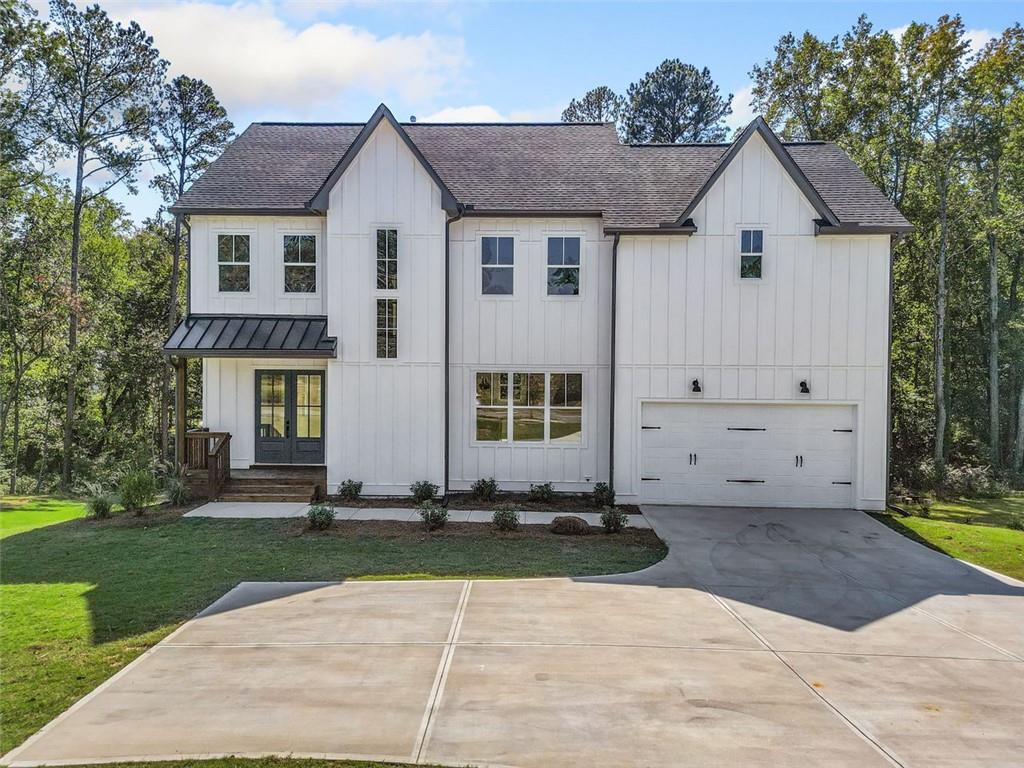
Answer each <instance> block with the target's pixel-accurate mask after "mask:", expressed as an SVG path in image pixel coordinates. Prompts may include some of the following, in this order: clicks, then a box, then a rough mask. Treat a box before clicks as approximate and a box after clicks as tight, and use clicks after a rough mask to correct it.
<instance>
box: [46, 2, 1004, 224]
mask: <svg viewBox="0 0 1024 768" xmlns="http://www.w3.org/2000/svg"><path fill="white" fill-rule="evenodd" d="M99 1H100V3H101V5H103V7H104V8H106V9H107V10H108V12H110V14H111V15H112V16H114V17H115V18H117V19H119V20H125V19H130V18H131V19H135V20H137V21H139V23H140V24H142V26H143V27H144V28H145V29H146V30H147V31H148V32H149V33H150V34H151V35H152V36H153V37H154V39H155V42H156V44H157V47H158V48H160V50H161V52H162V53H163V55H164V56H165V58H167V59H168V60H169V61H170V64H171V72H172V74H177V73H179V72H185V73H187V74H190V75H192V76H195V77H200V78H203V79H205V80H206V81H207V82H209V83H210V84H211V85H212V86H213V87H214V90H215V91H216V92H217V94H218V96H219V97H220V98H221V100H222V102H223V103H224V104H225V106H226V107H227V108H228V111H229V115H230V117H231V119H232V120H233V121H234V122H235V124H236V126H237V129H238V130H241V129H243V128H244V127H245V126H246V125H248V124H249V123H250V122H253V121H257V120H318V121H359V120H364V119H366V117H368V116H369V115H370V113H371V112H372V111H373V109H374V107H376V105H377V104H378V103H379V102H381V101H384V102H385V103H387V104H388V106H390V107H391V108H392V110H393V111H394V112H395V114H396V115H397V116H398V117H399V118H400V119H407V118H408V116H409V115H416V116H417V117H418V119H420V120H424V119H427V120H430V119H445V120H557V119H558V116H559V113H560V112H561V110H562V108H563V107H564V106H565V104H566V103H567V102H568V100H569V99H570V98H572V97H573V96H578V95H581V94H583V93H584V92H585V91H586V90H588V89H589V88H592V87H594V86H596V85H608V86H611V87H612V88H613V89H615V90H617V91H625V89H626V87H627V86H628V85H629V83H630V82H631V81H633V80H635V79H637V78H638V77H640V76H642V75H643V74H644V73H645V72H647V71H649V70H651V69H653V68H654V67H655V66H657V65H658V64H659V63H660V62H661V61H662V60H663V59H666V58H680V59H682V60H683V61H685V62H689V63H691V64H694V65H696V66H699V67H700V66H706V67H708V68H709V69H710V70H711V74H712V76H713V77H714V79H715V81H716V82H717V83H718V84H719V86H720V88H721V89H722V90H723V92H726V93H731V94H735V95H736V98H735V99H734V103H733V107H734V113H735V114H734V116H733V118H732V119H731V121H730V122H731V124H733V125H738V124H742V123H745V122H746V121H748V120H749V119H750V117H751V113H750V111H749V108H748V104H747V99H746V96H747V95H748V93H749V91H748V90H745V89H748V88H749V85H750V78H749V75H748V73H749V71H750V68H751V65H753V64H754V63H760V62H762V61H764V59H766V58H767V57H769V56H770V55H771V54H772V49H773V46H774V44H775V42H776V41H777V40H778V38H779V37H780V36H781V35H783V34H785V33H786V32H788V31H793V32H795V33H800V32H803V31H804V30H805V29H810V30H811V31H812V32H814V33H815V34H818V35H821V36H832V35H841V34H842V33H843V32H845V31H846V30H847V29H849V28H850V26H851V25H852V24H853V23H854V21H855V20H856V18H857V16H858V15H859V14H860V13H867V14H868V17H869V18H870V20H871V21H872V22H873V23H874V24H875V26H876V27H877V28H883V29H896V28H899V27H901V26H903V25H905V24H907V23H908V22H910V21H934V20H935V19H936V18H938V17H939V16H940V15H942V14H944V13H950V14H952V13H959V14H960V15H961V16H962V17H963V19H964V23H965V25H966V26H967V28H968V29H970V30H971V31H972V39H973V40H975V41H976V43H978V44H980V43H981V42H983V41H984V40H985V39H986V38H987V37H988V36H990V35H991V34H998V33H999V32H1000V31H1001V30H1002V29H1003V28H1005V27H1006V26H1009V25H1010V24H1013V23H1014V22H1016V21H1019V20H1021V16H1022V14H1021V13H1020V11H1021V7H1022V6H1021V4H1020V3H1009V2H1008V3H974V2H960V3H899V2H889V3H841V2H835V3H829V2H815V3H767V2H764V3H612V2H605V3H584V2H574V3H511V2H490V3H485V2H475V3H462V2H443V1H441V0H438V1H437V2H424V3H383V2H371V1H368V0H235V1H233V2H232V1H231V0H223V1H222V0H106V1H105V2H104V0H99ZM36 2H37V5H39V6H42V5H43V0H36ZM148 175H149V172H148V171H147V172H146V173H144V174H143V179H142V183H141V184H140V193H139V195H138V196H134V197H133V196H130V195H128V194H127V193H126V192H125V191H124V190H123V189H122V190H119V191H118V192H116V193H115V195H114V196H115V198H116V199H118V200H119V201H121V202H123V203H124V204H125V206H126V207H127V208H128V209H129V211H130V212H131V213H132V215H133V217H134V218H135V219H136V220H137V221H140V220H141V219H142V218H143V217H144V216H146V215H149V214H151V213H152V212H153V211H154V210H155V209H156V207H157V206H158V204H159V200H158V198H157V196H156V195H155V193H153V192H152V190H148V189H146V188H145V183H146V179H147V177H148Z"/></svg>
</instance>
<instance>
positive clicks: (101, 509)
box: [85, 483, 114, 518]
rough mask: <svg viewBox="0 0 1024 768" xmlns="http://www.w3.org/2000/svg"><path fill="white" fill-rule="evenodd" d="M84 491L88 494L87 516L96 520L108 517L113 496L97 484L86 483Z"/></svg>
mask: <svg viewBox="0 0 1024 768" xmlns="http://www.w3.org/2000/svg"><path fill="white" fill-rule="evenodd" d="M85 489H86V492H87V493H88V494H89V496H88V498H87V499H86V506H87V507H88V509H89V514H90V515H92V516H93V517H98V518H104V517H110V510H111V508H112V507H113V506H114V494H112V493H110V492H109V491H105V490H103V487H102V486H101V485H99V484H98V483H87V484H86V486H85Z"/></svg>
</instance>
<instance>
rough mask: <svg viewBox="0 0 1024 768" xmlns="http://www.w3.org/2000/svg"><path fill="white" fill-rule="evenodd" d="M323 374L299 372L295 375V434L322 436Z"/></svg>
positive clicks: (298, 435) (299, 435)
mask: <svg viewBox="0 0 1024 768" xmlns="http://www.w3.org/2000/svg"><path fill="white" fill-rule="evenodd" d="M323 385H324V377H323V374H320V373H299V374H296V375H295V436H296V437H311V438H318V437H320V425H321V424H322V423H323V414H322V412H321V409H322V408H323V403H322V402H321V394H322V392H321V390H322V389H323Z"/></svg>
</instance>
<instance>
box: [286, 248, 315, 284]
mask: <svg viewBox="0 0 1024 768" xmlns="http://www.w3.org/2000/svg"><path fill="white" fill-rule="evenodd" d="M284 292H285V293H316V235H285V236H284Z"/></svg>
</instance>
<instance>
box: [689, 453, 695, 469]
mask: <svg viewBox="0 0 1024 768" xmlns="http://www.w3.org/2000/svg"><path fill="white" fill-rule="evenodd" d="M690 466H691V467H695V466H697V454H696V453H691V454H690Z"/></svg>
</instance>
